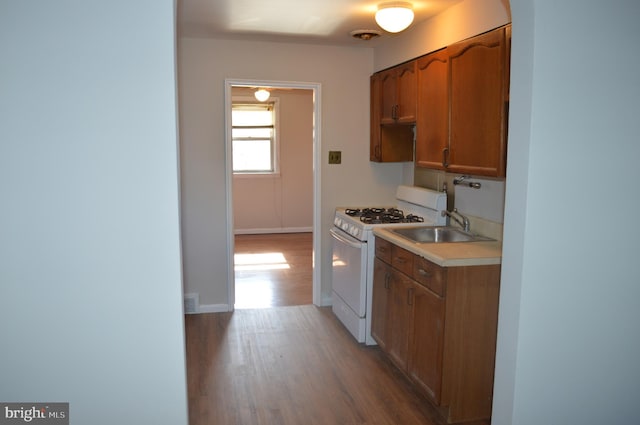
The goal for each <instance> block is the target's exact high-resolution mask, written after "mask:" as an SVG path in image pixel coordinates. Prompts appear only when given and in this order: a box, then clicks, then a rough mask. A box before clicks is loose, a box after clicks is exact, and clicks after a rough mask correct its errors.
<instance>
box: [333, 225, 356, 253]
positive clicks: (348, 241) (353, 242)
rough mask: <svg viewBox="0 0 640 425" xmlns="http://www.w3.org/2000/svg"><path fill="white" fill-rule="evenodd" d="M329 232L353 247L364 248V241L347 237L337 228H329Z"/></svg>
mask: <svg viewBox="0 0 640 425" xmlns="http://www.w3.org/2000/svg"><path fill="white" fill-rule="evenodd" d="M329 233H331V236H333V237H334V238H336V239H337V240H339V241H340V242H342V243H345V244H347V245H349V246H350V247H352V248H357V249H360V248H362V244H363V242H361V241H359V240H357V239H353V238H351V237H349V239H347V238H346V237H345V236H343V235H341V234H340V233H338V231H337V230H334V229H329Z"/></svg>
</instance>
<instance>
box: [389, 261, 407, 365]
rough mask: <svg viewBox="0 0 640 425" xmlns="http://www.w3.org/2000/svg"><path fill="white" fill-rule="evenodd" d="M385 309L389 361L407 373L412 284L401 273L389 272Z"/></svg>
mask: <svg viewBox="0 0 640 425" xmlns="http://www.w3.org/2000/svg"><path fill="white" fill-rule="evenodd" d="M389 283H390V291H389V300H388V309H387V315H388V316H387V317H388V320H387V324H388V326H387V329H386V330H385V332H386V334H387V347H386V352H387V354H388V355H389V357H390V359H391V361H392V362H393V363H395V364H396V366H398V368H400V370H402V371H403V372H406V371H407V365H408V353H409V330H410V323H411V299H412V294H413V290H414V289H413V286H414V285H413V282H412V280H411V279H410V278H409V277H408V276H406V275H405V274H403V273H400V272H398V271H396V270H392V271H391V280H390V282H389Z"/></svg>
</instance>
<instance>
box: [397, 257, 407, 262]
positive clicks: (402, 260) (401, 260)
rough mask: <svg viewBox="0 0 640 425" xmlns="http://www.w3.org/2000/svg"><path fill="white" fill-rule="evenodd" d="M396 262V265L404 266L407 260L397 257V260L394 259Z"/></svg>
mask: <svg viewBox="0 0 640 425" xmlns="http://www.w3.org/2000/svg"><path fill="white" fill-rule="evenodd" d="M396 261H397V262H398V263H400V264H404V263H406V262H407V259H406V258H402V257H397V258H396Z"/></svg>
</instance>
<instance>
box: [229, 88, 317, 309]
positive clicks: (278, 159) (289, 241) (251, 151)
mask: <svg viewBox="0 0 640 425" xmlns="http://www.w3.org/2000/svg"><path fill="white" fill-rule="evenodd" d="M258 89H263V90H266V91H268V92H269V98H268V99H267V100H258V99H257V97H256V96H254V94H255V92H256V91H257V90H258ZM225 111H226V114H225V117H226V165H227V173H226V177H227V182H226V195H227V223H228V226H227V240H228V243H227V247H228V259H229V270H230V271H231V272H230V273H229V282H228V298H229V299H228V305H229V309H230V310H233V309H234V308H262V307H271V306H281V305H300V304H309V303H314V304H316V305H319V304H320V300H321V296H320V278H319V270H317V269H316V268H315V267H314V264H318V262H317V261H316V259H315V256H316V255H317V253H319V252H320V249H319V244H320V238H319V237H317V235H319V232H318V228H319V219H318V217H319V213H318V211H319V209H320V205H319V195H318V194H319V193H320V176H319V173H320V171H319V170H320V166H319V165H320V164H319V158H318V152H319V151H320V126H319V123H320V85H319V84H317V83H298V82H295V83H291V82H275V81H257V80H230V79H229V80H226V81H225ZM261 114H262V115H261ZM252 115H253V116H255V117H266V118H257V120H255V121H251V119H249V120H248V121H246V120H245V118H244V117H247V116H249V117H250V116H252ZM234 117H235V118H234ZM269 117H272V118H273V121H269V120H270V119H271V118H269Z"/></svg>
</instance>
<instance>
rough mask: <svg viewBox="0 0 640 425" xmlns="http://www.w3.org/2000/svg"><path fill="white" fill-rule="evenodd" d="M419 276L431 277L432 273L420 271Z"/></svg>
mask: <svg viewBox="0 0 640 425" xmlns="http://www.w3.org/2000/svg"><path fill="white" fill-rule="evenodd" d="M418 274H419V275H420V276H424V277H431V273H429V272H428V271H426V270H425V269H418Z"/></svg>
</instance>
